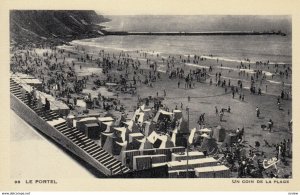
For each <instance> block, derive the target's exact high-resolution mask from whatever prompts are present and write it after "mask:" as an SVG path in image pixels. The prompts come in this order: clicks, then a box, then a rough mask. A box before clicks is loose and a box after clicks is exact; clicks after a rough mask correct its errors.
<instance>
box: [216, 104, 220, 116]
mask: <svg viewBox="0 0 300 195" xmlns="http://www.w3.org/2000/svg"><path fill="white" fill-rule="evenodd" d="M215 109H216V116H218V114H219V110H218V107H217V106H215Z"/></svg>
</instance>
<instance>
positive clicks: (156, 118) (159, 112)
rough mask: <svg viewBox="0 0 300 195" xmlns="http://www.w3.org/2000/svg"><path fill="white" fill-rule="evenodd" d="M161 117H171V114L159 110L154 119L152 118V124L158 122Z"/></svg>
mask: <svg viewBox="0 0 300 195" xmlns="http://www.w3.org/2000/svg"><path fill="white" fill-rule="evenodd" d="M161 115H167V116H170V117H171V116H172V115H173V113H172V112H167V111H165V110H161V109H160V110H159V111H158V112H157V113H156V115H155V117H154V118H153V121H154V122H157V121H158V120H159V118H160V117H161Z"/></svg>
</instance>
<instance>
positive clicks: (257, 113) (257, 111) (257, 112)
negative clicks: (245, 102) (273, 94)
mask: <svg viewBox="0 0 300 195" xmlns="http://www.w3.org/2000/svg"><path fill="white" fill-rule="evenodd" d="M259 115H260V110H259V108H258V106H256V117H257V118H259Z"/></svg>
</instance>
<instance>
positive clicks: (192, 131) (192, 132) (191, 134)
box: [189, 128, 196, 144]
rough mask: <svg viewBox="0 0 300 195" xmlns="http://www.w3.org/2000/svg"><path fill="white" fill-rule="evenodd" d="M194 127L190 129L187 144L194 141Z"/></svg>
mask: <svg viewBox="0 0 300 195" xmlns="http://www.w3.org/2000/svg"><path fill="white" fill-rule="evenodd" d="M195 132H196V128H193V129H192V130H191V133H190V136H189V144H192V143H193V141H194V136H195Z"/></svg>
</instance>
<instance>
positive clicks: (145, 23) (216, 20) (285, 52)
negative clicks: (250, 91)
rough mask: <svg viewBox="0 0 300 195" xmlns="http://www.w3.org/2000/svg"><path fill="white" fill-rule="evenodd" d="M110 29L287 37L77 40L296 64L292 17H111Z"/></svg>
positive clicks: (107, 26)
mask: <svg viewBox="0 0 300 195" xmlns="http://www.w3.org/2000/svg"><path fill="white" fill-rule="evenodd" d="M107 18H109V19H110V20H111V21H109V22H106V23H101V24H100V25H101V26H104V27H105V29H106V30H107V31H128V32H226V31H259V32H264V31H276V32H278V31H281V32H283V33H286V36H278V35H271V36H266V35H256V36H251V35H249V36H237V35H235V36H105V37H99V38H93V39H84V40H76V41H73V43H75V44H81V45H90V46H95V47H99V48H102V49H105V48H106V49H116V50H123V51H135V50H144V51H152V52H156V53H162V54H166V55H167V54H180V55H200V56H201V55H213V56H216V57H219V58H220V59H222V58H223V59H228V60H237V61H239V60H244V59H250V60H251V61H253V62H254V61H263V62H265V61H269V62H273V63H285V64H291V63H292V33H291V32H292V24H291V22H292V21H291V18H290V17H289V16H216V15H213V16H201V15H198V16H152V15H150V16H140V15H138V16H136V15H135V16H107Z"/></svg>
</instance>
